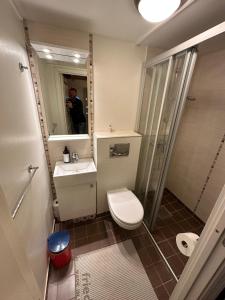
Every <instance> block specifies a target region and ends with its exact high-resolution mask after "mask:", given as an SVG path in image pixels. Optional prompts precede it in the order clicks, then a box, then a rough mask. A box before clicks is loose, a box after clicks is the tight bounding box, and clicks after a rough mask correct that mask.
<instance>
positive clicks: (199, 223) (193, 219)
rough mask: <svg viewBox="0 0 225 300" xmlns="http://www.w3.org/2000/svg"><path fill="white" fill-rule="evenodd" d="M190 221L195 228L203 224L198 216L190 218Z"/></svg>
mask: <svg viewBox="0 0 225 300" xmlns="http://www.w3.org/2000/svg"><path fill="white" fill-rule="evenodd" d="M188 223H189V224H190V225H191V226H192V227H193V228H198V227H199V226H203V223H202V222H201V221H200V220H199V219H197V218H196V217H193V216H192V217H191V218H190V219H188Z"/></svg>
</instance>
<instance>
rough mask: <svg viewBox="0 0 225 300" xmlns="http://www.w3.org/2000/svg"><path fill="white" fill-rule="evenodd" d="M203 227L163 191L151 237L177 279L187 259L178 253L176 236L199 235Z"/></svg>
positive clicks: (173, 197) (188, 211) (177, 201)
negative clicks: (181, 233)
mask: <svg viewBox="0 0 225 300" xmlns="http://www.w3.org/2000/svg"><path fill="white" fill-rule="evenodd" d="M203 227H204V223H203V222H202V221H201V220H199V219H198V218H197V217H196V216H195V215H194V214H193V213H192V212H191V211H190V210H189V209H187V208H186V207H185V206H184V205H183V204H182V203H181V202H180V201H179V200H178V199H177V198H176V197H175V196H174V195H173V194H172V193H170V192H169V191H168V190H165V191H164V195H163V199H162V205H161V207H160V213H159V216H158V218H157V223H156V228H155V231H154V233H153V234H152V235H153V237H154V239H155V241H156V242H157V244H158V246H159V248H160V249H161V251H162V253H163V254H164V256H165V257H166V259H167V261H168V262H169V264H170V266H171V268H172V269H173V271H174V273H175V274H176V276H177V277H178V278H179V276H180V274H181V273H182V271H183V269H184V267H185V264H186V262H187V260H188V258H187V257H186V256H184V255H182V254H181V253H180V252H179V250H178V248H177V246H176V235H177V234H178V233H180V232H194V233H197V234H198V235H200V233H201V231H202V229H203Z"/></svg>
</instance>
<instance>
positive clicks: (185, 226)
mask: <svg viewBox="0 0 225 300" xmlns="http://www.w3.org/2000/svg"><path fill="white" fill-rule="evenodd" d="M179 225H180V226H181V227H182V228H183V231H184V232H189V231H191V228H192V226H191V225H190V223H189V222H188V220H184V221H181V222H179Z"/></svg>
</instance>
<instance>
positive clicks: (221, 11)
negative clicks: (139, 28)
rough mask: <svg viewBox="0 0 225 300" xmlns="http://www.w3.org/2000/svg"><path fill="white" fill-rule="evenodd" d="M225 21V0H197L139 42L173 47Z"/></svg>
mask: <svg viewBox="0 0 225 300" xmlns="http://www.w3.org/2000/svg"><path fill="white" fill-rule="evenodd" d="M224 21H225V0H196V1H193V3H192V4H190V5H189V6H188V7H187V8H185V9H184V10H183V11H181V12H180V13H179V14H177V15H176V16H175V17H174V18H171V19H170V20H168V21H167V22H166V23H165V24H159V25H157V26H156V27H155V28H153V29H150V31H149V32H148V33H147V34H145V35H144V36H142V37H141V38H140V39H139V41H138V43H139V44H144V45H151V46H152V47H156V48H158V47H159V48H164V49H169V48H172V47H174V46H176V45H178V44H180V43H182V42H184V41H186V40H188V39H190V38H192V37H194V36H196V35H197V34H199V33H202V32H203V31H205V30H207V29H209V28H211V27H213V26H215V25H217V24H219V23H221V22H224Z"/></svg>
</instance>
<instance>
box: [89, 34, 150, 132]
mask: <svg viewBox="0 0 225 300" xmlns="http://www.w3.org/2000/svg"><path fill="white" fill-rule="evenodd" d="M93 55H94V56H93V59H94V113H95V115H94V119H95V124H94V127H95V131H102V130H108V128H109V124H111V125H112V127H113V129H115V130H134V129H135V122H136V114H137V109H138V100H139V87H140V78H141V69H142V63H143V62H144V61H145V58H146V48H144V47H138V46H136V45H135V44H133V43H129V42H124V41H119V40H115V39H110V38H106V37H101V36H97V35H94V37H93Z"/></svg>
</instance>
